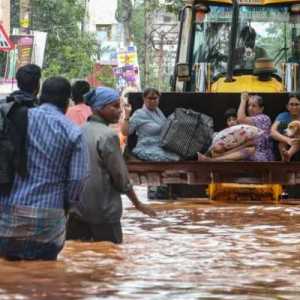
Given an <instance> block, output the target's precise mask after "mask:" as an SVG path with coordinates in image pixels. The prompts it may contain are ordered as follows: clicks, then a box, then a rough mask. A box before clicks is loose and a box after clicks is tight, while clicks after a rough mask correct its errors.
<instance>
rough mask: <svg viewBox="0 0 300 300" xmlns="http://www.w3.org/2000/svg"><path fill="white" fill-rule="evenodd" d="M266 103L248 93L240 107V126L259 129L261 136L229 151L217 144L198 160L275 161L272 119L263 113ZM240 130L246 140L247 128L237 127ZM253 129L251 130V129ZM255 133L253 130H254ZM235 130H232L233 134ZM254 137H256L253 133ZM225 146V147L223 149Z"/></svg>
mask: <svg viewBox="0 0 300 300" xmlns="http://www.w3.org/2000/svg"><path fill="white" fill-rule="evenodd" d="M263 110H264V102H263V99H262V97H260V96H259V95H251V96H249V95H248V94H247V93H242V95H241V102H240V105H239V109H238V113H237V120H238V123H239V124H245V125H250V126H253V127H256V128H258V129H259V130H260V131H261V134H259V136H258V133H259V132H257V138H253V139H244V140H245V142H243V143H242V144H237V147H235V148H231V149H228V147H226V145H222V144H221V143H218V144H217V146H218V147H217V148H215V147H214V141H213V145H212V147H211V149H210V151H209V153H208V155H204V154H201V153H198V160H200V161H207V160H232V161H238V160H252V161H272V160H274V157H273V151H272V141H271V139H270V128H271V119H270V118H269V117H268V116H267V115H266V114H264V113H263ZM236 128H237V130H240V132H239V133H238V134H241V138H244V136H242V135H244V134H245V132H246V134H247V130H248V129H249V128H248V129H247V128H241V127H238V126H236ZM250 129H251V128H250ZM252 131H253V130H252ZM233 132H234V129H233V130H232V133H233ZM251 134H252V136H255V134H253V132H252V133H251ZM222 146H223V147H222Z"/></svg>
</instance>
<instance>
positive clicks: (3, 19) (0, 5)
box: [0, 0, 10, 34]
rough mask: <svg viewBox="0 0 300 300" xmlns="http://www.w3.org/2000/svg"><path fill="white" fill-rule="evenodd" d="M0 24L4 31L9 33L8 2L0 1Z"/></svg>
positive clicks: (8, 0) (7, 0)
mask: <svg viewBox="0 0 300 300" xmlns="http://www.w3.org/2000/svg"><path fill="white" fill-rule="evenodd" d="M0 24H2V25H3V27H4V29H5V31H6V32H7V33H8V34H9V32H10V0H1V1H0Z"/></svg>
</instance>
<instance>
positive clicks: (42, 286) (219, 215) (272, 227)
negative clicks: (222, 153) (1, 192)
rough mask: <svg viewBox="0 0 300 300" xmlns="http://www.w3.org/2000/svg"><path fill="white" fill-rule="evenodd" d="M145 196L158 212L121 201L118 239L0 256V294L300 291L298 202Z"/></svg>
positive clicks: (254, 298) (244, 295)
mask: <svg viewBox="0 0 300 300" xmlns="http://www.w3.org/2000/svg"><path fill="white" fill-rule="evenodd" d="M138 192H139V195H140V196H142V200H144V201H146V196H145V190H144V188H139V191H138ZM151 204H152V206H153V207H155V209H156V210H157V211H158V213H159V216H158V218H157V219H150V218H146V217H144V216H143V215H142V214H141V213H139V212H138V211H136V210H135V209H133V208H132V207H131V205H129V204H128V202H127V201H126V204H125V207H126V208H125V210H124V217H123V225H124V233H125V234H124V244H122V245H121V246H116V245H113V244H111V243H107V242H102V243H80V242H67V243H66V246H65V248H64V250H63V252H62V253H61V254H60V255H59V259H58V261H57V262H17V263H16V262H7V261H4V260H1V261H0V299H1V300H2V299H89V300H91V299H151V300H158V299H159V300H165V299H166V300H169V299H180V300H182V299H187V300H188V299H238V300H241V299H242V300H244V299H249V300H250V299H251V300H262V299H299V295H300V259H299V251H300V233H299V232H300V231H299V226H300V225H299V224H300V208H299V207H298V206H296V205H294V206H292V205H290V206H283V205H282V206H275V205H264V206H263V205H259V204H256V203H255V204H250V205H249V204H247V205H246V204H245V205H242V204H236V205H233V204H227V205H223V204H216V205H213V206H212V205H208V204H199V201H197V200H187V201H181V202H168V203H166V202H156V201H155V202H154V201H153V202H151Z"/></svg>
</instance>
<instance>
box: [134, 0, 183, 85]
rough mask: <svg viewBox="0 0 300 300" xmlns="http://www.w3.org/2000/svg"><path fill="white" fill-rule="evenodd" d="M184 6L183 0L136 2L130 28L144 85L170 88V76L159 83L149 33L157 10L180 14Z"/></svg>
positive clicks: (146, 0) (141, 0)
mask: <svg viewBox="0 0 300 300" xmlns="http://www.w3.org/2000/svg"><path fill="white" fill-rule="evenodd" d="M182 7H183V1H182V0H169V1H165V2H164V4H162V3H161V1H158V0H138V1H135V2H134V6H133V11H132V19H131V27H130V28H131V30H132V35H133V41H134V44H135V45H136V46H137V49H138V60H139V64H140V71H141V72H140V73H141V83H142V87H145V86H154V87H158V86H161V87H163V89H164V90H165V91H166V90H168V89H169V88H170V84H169V78H167V77H166V78H165V82H163V83H158V76H157V69H158V66H157V65H156V64H155V63H154V57H155V49H154V48H153V47H152V46H153V45H152V43H151V40H150V35H149V33H150V32H151V22H152V21H153V18H154V14H155V12H156V11H159V10H163V11H167V12H172V13H174V14H178V12H179V10H180V9H181V8H182ZM173 67H174V66H173Z"/></svg>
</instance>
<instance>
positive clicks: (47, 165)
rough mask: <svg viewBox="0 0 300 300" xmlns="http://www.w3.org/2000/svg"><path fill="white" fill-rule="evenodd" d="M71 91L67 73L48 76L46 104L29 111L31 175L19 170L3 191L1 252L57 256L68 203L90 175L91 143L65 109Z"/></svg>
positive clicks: (18, 255)
mask: <svg viewBox="0 0 300 300" xmlns="http://www.w3.org/2000/svg"><path fill="white" fill-rule="evenodd" d="M70 94H71V86H70V83H69V82H68V81H67V80H66V79H64V78H62V77H53V78H49V79H48V80H46V81H45V82H44V84H43V87H42V93H41V97H40V103H41V105H40V106H39V107H37V108H32V109H30V110H29V112H28V129H27V144H26V146H27V149H28V152H27V153H28V157H27V168H28V174H27V176H26V177H25V178H22V177H20V176H19V175H18V174H17V175H16V176H15V180H14V182H13V187H12V190H11V193H10V194H9V195H8V196H4V195H2V196H0V256H2V257H5V258H7V259H11V260H19V259H27V260H35V259H44V260H53V259H56V257H57V255H58V253H59V252H60V251H61V249H62V248H63V245H64V240H65V223H66V218H65V208H66V207H68V206H69V205H70V204H71V203H72V202H74V201H76V200H77V197H78V195H79V193H80V191H81V188H82V185H83V181H84V179H85V178H86V176H87V146H86V143H85V142H84V140H83V137H82V134H81V130H80V128H79V127H77V126H76V125H73V124H72V123H71V121H69V120H68V119H67V118H66V117H65V116H64V113H65V112H66V109H67V107H68V103H69V97H70Z"/></svg>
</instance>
